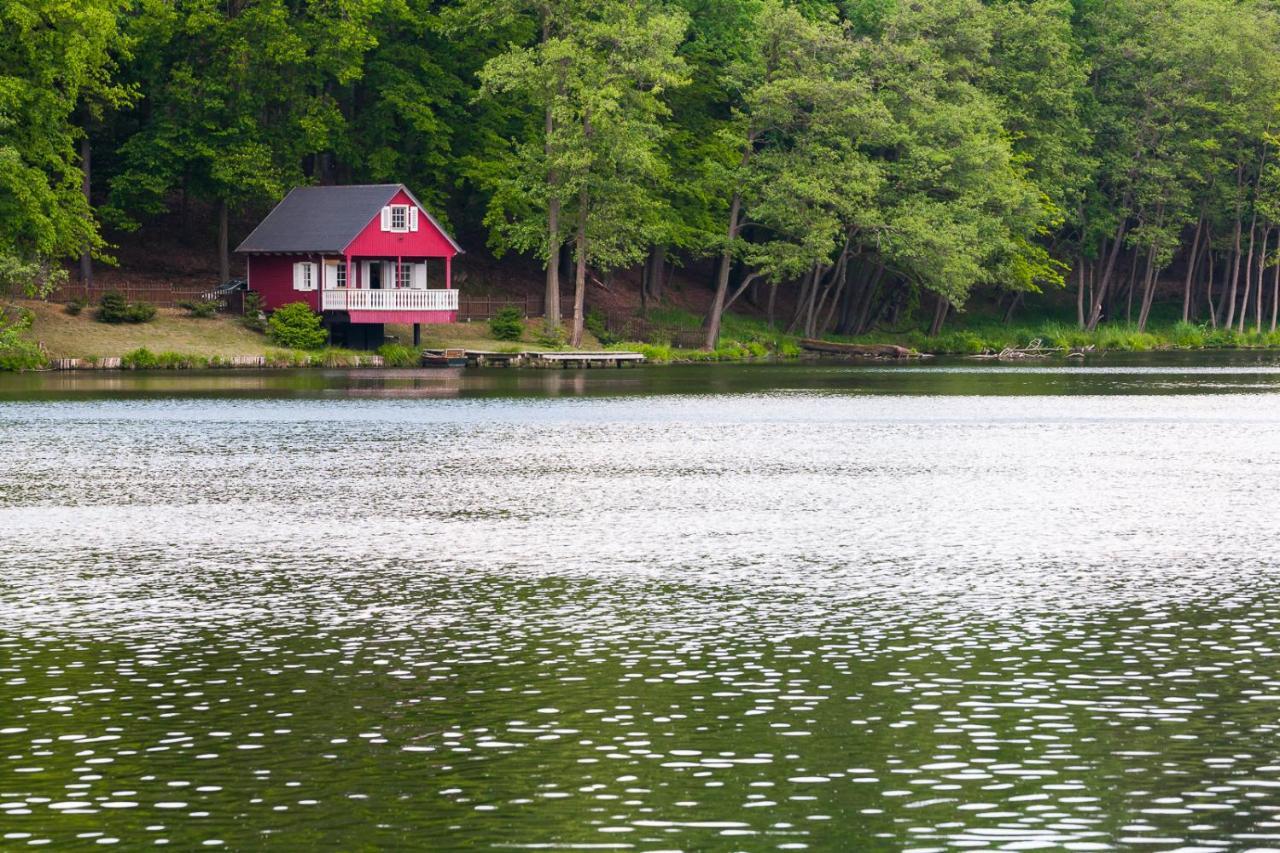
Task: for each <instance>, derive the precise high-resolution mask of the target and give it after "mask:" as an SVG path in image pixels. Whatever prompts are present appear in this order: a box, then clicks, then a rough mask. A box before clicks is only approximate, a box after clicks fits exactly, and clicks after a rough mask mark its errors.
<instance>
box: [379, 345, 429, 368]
mask: <svg viewBox="0 0 1280 853" xmlns="http://www.w3.org/2000/svg"><path fill="white" fill-rule="evenodd" d="M378 355H380V356H382V363H383V365H385V366H386V367H419V366H421V364H422V353H421V352H419V351H418V350H416V349H414V348H413V347H410V346H405V345H404V344H383V345H382V346H380V347H378Z"/></svg>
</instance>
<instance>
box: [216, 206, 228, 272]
mask: <svg viewBox="0 0 1280 853" xmlns="http://www.w3.org/2000/svg"><path fill="white" fill-rule="evenodd" d="M227 230H228V229H227V200H226V199H225V198H224V199H220V200H219V201H218V282H219V283H222V282H224V281H226V280H227V279H229V278H231V254H230V253H229V251H228V247H227V237H228V235H227Z"/></svg>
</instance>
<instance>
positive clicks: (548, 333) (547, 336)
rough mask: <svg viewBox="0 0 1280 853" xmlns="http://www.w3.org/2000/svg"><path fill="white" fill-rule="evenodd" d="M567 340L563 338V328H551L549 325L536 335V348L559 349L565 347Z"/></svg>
mask: <svg viewBox="0 0 1280 853" xmlns="http://www.w3.org/2000/svg"><path fill="white" fill-rule="evenodd" d="M567 340H568V338H566V337H565V333H564V327H563V326H553V325H551V324H550V323H548V324H547V325H545V326H543V327H542V331H541V332H539V333H538V337H537V342H538V346H540V347H546V348H547V349H560V348H561V347H563V346H564V345H565V342H566V341H567Z"/></svg>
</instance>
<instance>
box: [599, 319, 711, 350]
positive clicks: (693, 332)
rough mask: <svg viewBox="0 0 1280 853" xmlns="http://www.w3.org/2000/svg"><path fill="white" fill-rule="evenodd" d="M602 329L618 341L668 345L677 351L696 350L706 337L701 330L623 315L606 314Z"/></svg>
mask: <svg viewBox="0 0 1280 853" xmlns="http://www.w3.org/2000/svg"><path fill="white" fill-rule="evenodd" d="M604 327H605V329H606V330H608V332H609V334H610V335H611V336H612V337H614V338H616V339H617V340H620V341H641V342H643V343H650V344H670V345H671V346H673V347H677V348H679V349H697V348H698V347H700V346H702V345H703V343H705V341H706V337H707V333H706V332H704V331H703V330H702V329H698V328H690V327H688V326H671V325H666V324H662V323H654V322H652V321H650V320H646V319H645V318H643V317H636V316H632V315H623V314H606V315H605V318H604Z"/></svg>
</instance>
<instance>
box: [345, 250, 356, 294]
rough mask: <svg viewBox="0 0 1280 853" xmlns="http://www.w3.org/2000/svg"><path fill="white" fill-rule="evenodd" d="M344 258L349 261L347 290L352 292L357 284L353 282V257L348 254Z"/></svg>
mask: <svg viewBox="0 0 1280 853" xmlns="http://www.w3.org/2000/svg"><path fill="white" fill-rule="evenodd" d="M344 257H346V259H347V290H350V289H351V288H352V287H353V286H354V285H355V282H354V281H352V280H351V255H350V254H347V255H345V256H344Z"/></svg>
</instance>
